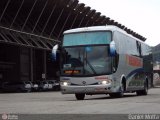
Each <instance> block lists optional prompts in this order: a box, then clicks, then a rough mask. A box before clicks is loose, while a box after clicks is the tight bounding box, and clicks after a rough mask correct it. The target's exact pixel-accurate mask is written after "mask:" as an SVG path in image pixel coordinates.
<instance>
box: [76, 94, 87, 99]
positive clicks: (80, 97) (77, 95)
mask: <svg viewBox="0 0 160 120" xmlns="http://www.w3.org/2000/svg"><path fill="white" fill-rule="evenodd" d="M75 96H76V99H77V100H84V98H85V94H83V93H77V94H75Z"/></svg>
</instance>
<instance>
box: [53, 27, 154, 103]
mask: <svg viewBox="0 0 160 120" xmlns="http://www.w3.org/2000/svg"><path fill="white" fill-rule="evenodd" d="M57 49H58V45H56V46H54V48H53V50H52V53H53V55H54V58H56V52H57ZM60 58H61V59H60V65H61V66H60V85H61V92H62V94H75V97H76V99H77V100H83V99H84V98H85V95H95V94H109V95H110V96H111V97H123V95H124V93H127V92H136V93H137V95H147V93H148V88H149V87H150V81H151V76H152V53H151V48H150V47H149V46H148V45H146V44H145V43H144V42H142V41H141V40H139V39H137V38H135V37H133V36H132V35H130V34H127V32H125V31H123V30H122V29H120V28H118V27H115V26H94V27H85V28H77V29H72V30H67V31H65V32H64V38H63V42H62V49H61V55H60Z"/></svg>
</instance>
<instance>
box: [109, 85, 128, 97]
mask: <svg viewBox="0 0 160 120" xmlns="http://www.w3.org/2000/svg"><path fill="white" fill-rule="evenodd" d="M124 91H125V85H124V83H122V85H121V87H120V92H118V93H110V94H109V95H110V97H112V98H121V97H123V96H124Z"/></svg>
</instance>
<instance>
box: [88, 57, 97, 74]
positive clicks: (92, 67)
mask: <svg viewBox="0 0 160 120" xmlns="http://www.w3.org/2000/svg"><path fill="white" fill-rule="evenodd" d="M85 60H86V63H87V64H88V65H89V67H90V68H91V70H92V71H93V73H94V74H95V75H97V73H96V71H95V69H94V68H93V66H92V65H91V63H90V62H89V61H88V60H87V58H86V59H85Z"/></svg>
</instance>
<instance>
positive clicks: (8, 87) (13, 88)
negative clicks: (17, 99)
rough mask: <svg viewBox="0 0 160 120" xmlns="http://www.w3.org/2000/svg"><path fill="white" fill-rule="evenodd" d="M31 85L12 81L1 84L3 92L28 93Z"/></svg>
mask: <svg viewBox="0 0 160 120" xmlns="http://www.w3.org/2000/svg"><path fill="white" fill-rule="evenodd" d="M31 87H32V86H31V84H30V83H29V82H24V81H18V82H17V81H13V82H4V83H2V91H3V92H30V91H31Z"/></svg>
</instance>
